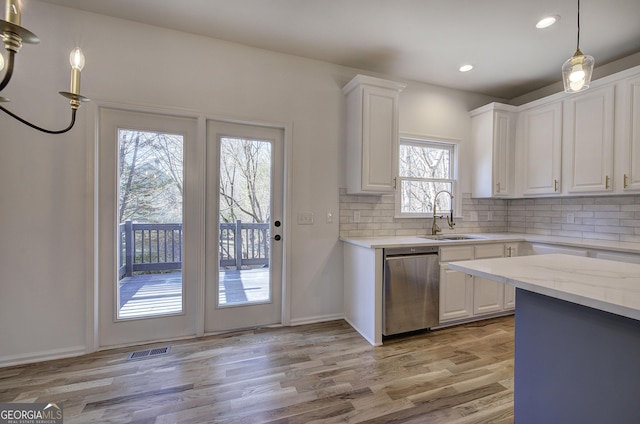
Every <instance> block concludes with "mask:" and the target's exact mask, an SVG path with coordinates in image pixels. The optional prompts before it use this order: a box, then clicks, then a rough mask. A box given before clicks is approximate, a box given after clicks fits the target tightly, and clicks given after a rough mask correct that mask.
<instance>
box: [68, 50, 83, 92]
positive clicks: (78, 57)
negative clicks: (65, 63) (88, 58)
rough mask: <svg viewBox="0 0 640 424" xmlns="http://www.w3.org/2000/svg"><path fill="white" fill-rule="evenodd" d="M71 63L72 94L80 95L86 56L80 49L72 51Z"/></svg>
mask: <svg viewBox="0 0 640 424" xmlns="http://www.w3.org/2000/svg"><path fill="white" fill-rule="evenodd" d="M69 63H71V89H70V90H69V91H71V93H73V94H78V95H79V94H80V71H82V68H84V55H83V54H82V50H80V48H79V47H76V48H75V49H73V50H72V51H71V54H70V55H69Z"/></svg>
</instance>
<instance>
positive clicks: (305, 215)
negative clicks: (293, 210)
mask: <svg viewBox="0 0 640 424" xmlns="http://www.w3.org/2000/svg"><path fill="white" fill-rule="evenodd" d="M298 225H313V212H298Z"/></svg>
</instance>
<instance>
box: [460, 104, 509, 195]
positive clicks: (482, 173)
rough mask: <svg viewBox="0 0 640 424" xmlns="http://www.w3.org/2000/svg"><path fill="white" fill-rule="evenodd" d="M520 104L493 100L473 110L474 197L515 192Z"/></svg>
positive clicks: (471, 113)
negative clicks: (517, 105) (517, 106)
mask: <svg viewBox="0 0 640 424" xmlns="http://www.w3.org/2000/svg"><path fill="white" fill-rule="evenodd" d="M515 111H516V108H515V107H513V106H509V105H504V104H500V103H491V104H489V105H486V106H483V107H481V108H478V109H475V110H473V111H471V112H470V115H471V139H472V151H473V159H472V161H473V162H472V163H473V174H472V184H473V186H472V189H473V197H510V196H513V194H514V172H515V122H516V115H515Z"/></svg>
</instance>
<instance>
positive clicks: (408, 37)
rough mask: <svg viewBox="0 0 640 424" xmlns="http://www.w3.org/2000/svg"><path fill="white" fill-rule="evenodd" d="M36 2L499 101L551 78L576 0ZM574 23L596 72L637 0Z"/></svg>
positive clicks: (608, 3)
mask: <svg viewBox="0 0 640 424" xmlns="http://www.w3.org/2000/svg"><path fill="white" fill-rule="evenodd" d="M42 1H45V2H48V3H55V4H59V5H63V6H68V7H73V8H77V9H82V10H86V11H91V12H96V13H101V14H105V15H110V16H114V17H119V18H124V19H130V20H133V21H138V22H143V23H146V24H151V25H157V26H161V27H166V28H172V29H175V30H180V31H185V32H190V33H194V34H199V35H204V36H209V37H214V38H218V39H222V40H228V41H232V42H237V43H241V44H246V45H250V46H254V47H259V48H264V49H269V50H274V51H278V52H283V53H290V54H294V55H298V56H304V57H308V58H314V59H319V60H323V61H326V62H331V63H335V64H339V65H345V66H349V67H354V68H359V69H362V70H365V71H370V72H374V73H382V74H386V75H389V76H391V77H397V78H402V79H408V80H415V81H422V82H427V83H430V84H436V85H441V86H446V87H453V88H457V89H462V90H469V91H474V92H479V93H484V94H489V95H493V96H496V97H501V98H506V99H511V98H514V97H517V96H519V95H521V94H524V93H528V92H530V91H533V90H535V89H537V88H540V87H544V86H546V85H549V84H551V83H555V82H557V81H559V80H560V67H561V66H562V63H563V62H564V61H565V60H566V59H568V58H569V57H570V56H571V55H573V53H574V51H575V48H576V35H577V16H576V15H577V1H578V0H179V1H169V0H108V1H107V0H42ZM548 14H555V15H560V16H561V19H560V21H559V23H557V24H556V25H554V26H553V27H551V28H548V29H546V30H538V29H536V28H535V24H536V22H537V21H538V20H539V19H540V18H541V17H543V16H545V15H548ZM580 21H581V22H580V24H581V25H580V26H581V34H580V48H581V50H582V51H583V52H584V53H585V54H590V55H592V56H594V58H595V61H596V68H597V67H598V66H601V65H603V64H606V63H608V62H611V61H613V60H617V59H620V58H622V57H625V56H628V55H631V54H634V53H637V52H640V0H582V3H581V11H580ZM465 63H472V64H474V65H475V69H474V70H473V71H471V72H469V73H466V74H462V73H460V72H458V68H459V67H460V65H462V64H465Z"/></svg>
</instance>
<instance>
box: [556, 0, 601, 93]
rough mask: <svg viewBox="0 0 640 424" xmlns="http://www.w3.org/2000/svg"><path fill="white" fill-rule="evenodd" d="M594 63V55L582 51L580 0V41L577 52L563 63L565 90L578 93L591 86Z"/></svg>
mask: <svg viewBox="0 0 640 424" xmlns="http://www.w3.org/2000/svg"><path fill="white" fill-rule="evenodd" d="M594 64H595V61H594V60H593V56H589V55H586V54H583V53H582V52H581V51H580V0H578V42H577V45H576V52H575V54H574V55H573V56H572V57H570V58H569V59H568V60H567V61H566V62H564V64H563V65H562V82H563V83H564V91H565V92H566V93H577V92H579V91H583V90H586V89H587V88H589V83H590V82H591V74H592V73H593V65H594Z"/></svg>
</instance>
